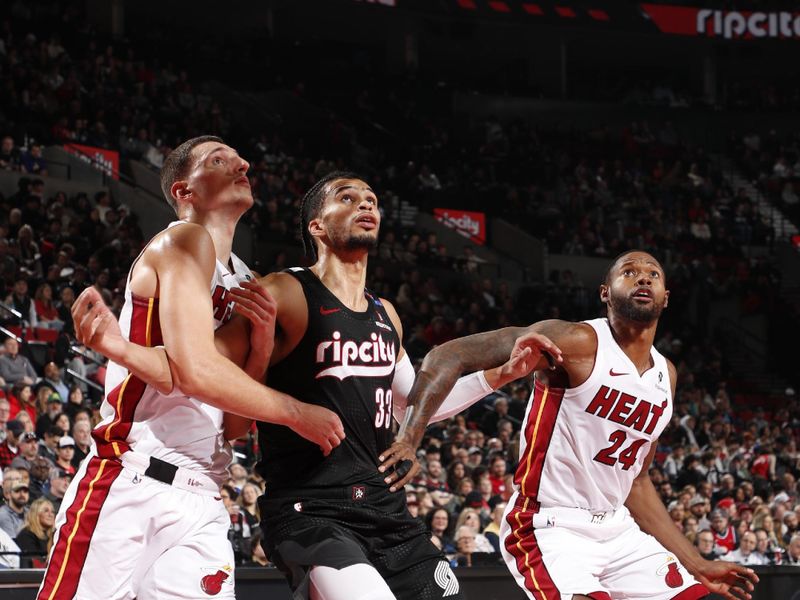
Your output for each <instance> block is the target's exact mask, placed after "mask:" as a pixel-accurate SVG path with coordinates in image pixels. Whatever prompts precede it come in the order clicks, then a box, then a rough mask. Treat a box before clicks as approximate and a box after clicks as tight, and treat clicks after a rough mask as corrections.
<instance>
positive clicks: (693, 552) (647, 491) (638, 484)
mask: <svg viewBox="0 0 800 600" xmlns="http://www.w3.org/2000/svg"><path fill="white" fill-rule="evenodd" d="M625 506H627V507H628V510H629V511H630V512H631V515H632V516H633V519H634V520H635V521H636V523H637V524H638V525H639V527H640V528H641V529H642V531H644V532H645V533H649V534H650V535H652V536H653V537H654V538H656V539H657V540H658V541H659V542H661V545H662V546H664V547H665V548H666V549H667V550H669V551H670V552H672V553H674V554H675V556H677V557H678V560H679V561H680V563H681V564H682V565H683V566H684V567H686V569H687V570H688V571H689V572H690V573H692V574H695V573H697V572H698V570H699V566H700V565H701V564H702V563H703V562H704V559H703V557H702V556H700V554H699V553H698V552H697V549H696V548H695V547H694V546H693V545H692V544H691V542H689V540H688V539H686V536H684V535H683V533H681V531H680V530H679V529H678V528H677V527H675V524H674V523H673V522H672V518H671V517H670V516H669V513H668V512H667V509H666V508H664V503H663V502H662V501H661V498H660V497H659V496H658V493H657V492H656V490H655V488H654V487H653V484H652V483H650V481H649V479H648V480H640V479H637V480H636V481H635V482H634V484H633V487H632V488H631V492H630V494H629V495H628V499H627V500H626V501H625Z"/></svg>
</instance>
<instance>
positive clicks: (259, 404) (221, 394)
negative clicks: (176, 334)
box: [171, 350, 299, 427]
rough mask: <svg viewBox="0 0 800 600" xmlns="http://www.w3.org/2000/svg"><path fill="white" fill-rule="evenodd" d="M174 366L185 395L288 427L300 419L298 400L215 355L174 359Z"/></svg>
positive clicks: (197, 354) (246, 415)
mask: <svg viewBox="0 0 800 600" xmlns="http://www.w3.org/2000/svg"><path fill="white" fill-rule="evenodd" d="M171 356H172V355H171ZM200 357H202V358H200ZM172 365H173V373H177V374H178V376H177V382H176V384H177V385H179V386H180V389H181V391H182V392H183V393H184V394H186V395H189V396H192V397H194V398H197V399H199V400H202V401H203V402H206V403H207V404H210V405H211V406H215V407H216V408H219V409H220V410H223V411H225V412H230V413H233V414H236V415H240V416H242V417H246V418H248V419H254V420H256V421H267V422H270V423H277V424H279V425H287V426H289V427H291V426H293V425H294V424H295V423H296V422H297V419H298V418H299V410H298V407H297V400H295V399H294V398H292V397H291V396H288V395H287V394H284V393H282V392H279V391H277V390H274V389H272V388H268V387H266V386H264V385H262V384H260V383H258V382H256V381H255V380H253V379H252V378H251V377H249V376H248V375H247V374H246V373H245V372H244V371H242V370H241V369H240V368H239V367H237V366H236V365H235V364H233V363H232V362H231V361H230V360H228V359H227V358H225V357H224V356H221V355H219V354H217V353H215V352H210V353H209V352H203V351H202V350H200V351H197V352H194V353H192V354H191V355H190V356H186V357H183V356H172Z"/></svg>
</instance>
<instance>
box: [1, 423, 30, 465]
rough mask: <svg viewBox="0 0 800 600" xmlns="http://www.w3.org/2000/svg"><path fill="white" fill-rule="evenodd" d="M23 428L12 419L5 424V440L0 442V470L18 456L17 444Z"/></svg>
mask: <svg viewBox="0 0 800 600" xmlns="http://www.w3.org/2000/svg"><path fill="white" fill-rule="evenodd" d="M24 432H25V427H24V425H23V424H22V423H20V422H19V421H18V420H16V419H14V420H11V421H8V422H7V423H6V439H4V440H3V441H2V442H0V469H5V468H6V467H8V466H9V465H11V461H13V460H14V458H15V457H16V456H17V454H19V443H20V439H21V438H22V434H23V433H24Z"/></svg>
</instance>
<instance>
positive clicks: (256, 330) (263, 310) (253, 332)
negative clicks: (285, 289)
mask: <svg viewBox="0 0 800 600" xmlns="http://www.w3.org/2000/svg"><path fill="white" fill-rule="evenodd" d="M240 285H241V287H238V288H233V289H231V290H230V292H229V293H230V295H231V296H232V297H233V300H234V301H235V304H234V305H233V310H234V311H235V312H237V313H239V314H240V315H242V316H244V317H246V318H247V319H248V320H249V321H250V324H251V328H250V347H251V348H258V349H263V348H266V349H267V350H268V352H267V356H269V355H270V354H272V346H273V344H274V341H275V315H276V314H277V311H278V304H277V302H275V299H274V298H273V297H272V295H271V294H270V293H269V292H268V291H267V288H265V287H264V286H263V285H261V284H259V283H258V282H256V281H243V282H242V283H241V284H240Z"/></svg>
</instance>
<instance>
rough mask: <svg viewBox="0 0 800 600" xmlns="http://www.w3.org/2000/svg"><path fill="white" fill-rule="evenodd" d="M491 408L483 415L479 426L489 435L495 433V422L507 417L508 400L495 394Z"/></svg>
mask: <svg viewBox="0 0 800 600" xmlns="http://www.w3.org/2000/svg"><path fill="white" fill-rule="evenodd" d="M492 408H493V410H492V411H490V412H487V413H486V414H485V415H484V416H483V418H482V419H481V426H480V429H481V431H482V432H483V433H485V434H486V435H487V436H489V437H491V436H495V435H497V423H498V422H499V421H500V420H501V419H505V418H507V417H508V400H507V399H506V398H505V397H503V396H497V398H495V401H494V405H493V406H492Z"/></svg>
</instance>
